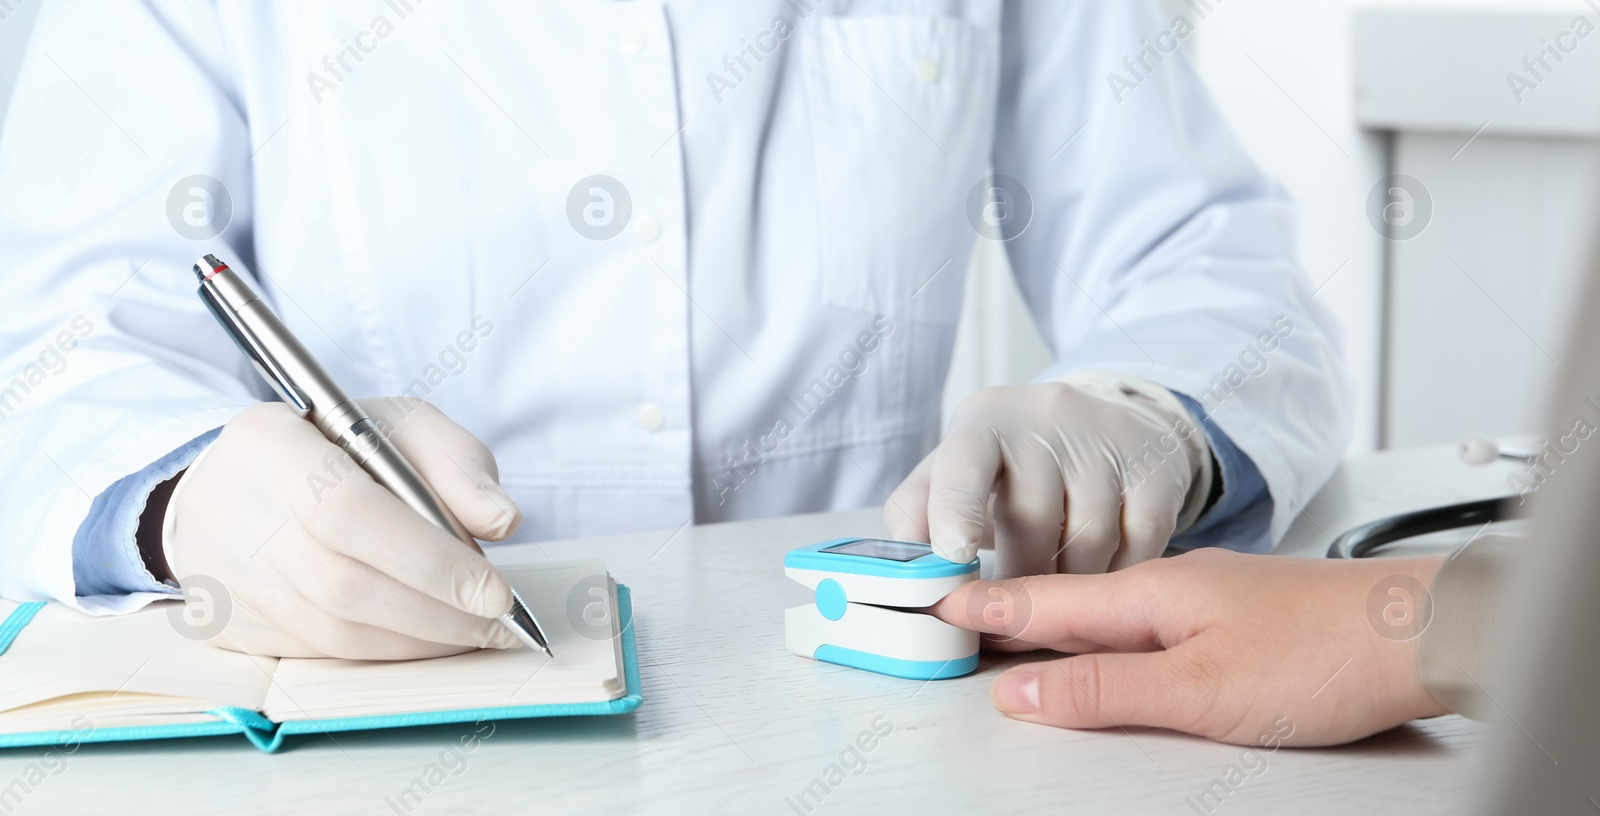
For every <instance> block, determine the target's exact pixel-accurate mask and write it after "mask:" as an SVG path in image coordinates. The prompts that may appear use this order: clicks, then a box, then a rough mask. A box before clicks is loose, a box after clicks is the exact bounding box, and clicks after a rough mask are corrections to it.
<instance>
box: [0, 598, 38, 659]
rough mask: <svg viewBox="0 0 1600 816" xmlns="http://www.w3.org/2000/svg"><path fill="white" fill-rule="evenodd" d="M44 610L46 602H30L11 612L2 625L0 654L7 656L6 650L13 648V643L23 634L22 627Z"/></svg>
mask: <svg viewBox="0 0 1600 816" xmlns="http://www.w3.org/2000/svg"><path fill="white" fill-rule="evenodd" d="M43 608H44V601H29V602H27V603H24V604H19V605H18V606H17V608H16V609H13V610H11V614H10V615H7V616H6V620H5V622H4V623H0V654H5V653H6V650H7V649H9V648H11V641H13V640H16V639H17V633H18V632H21V631H22V627H24V626H27V625H28V621H31V620H33V616H34V615H37V614H39V610H41V609H43Z"/></svg>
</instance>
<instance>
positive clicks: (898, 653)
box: [783, 538, 978, 680]
mask: <svg viewBox="0 0 1600 816" xmlns="http://www.w3.org/2000/svg"><path fill="white" fill-rule="evenodd" d="M783 573H784V574H785V575H787V576H789V577H790V578H792V579H794V580H796V581H798V582H800V583H801V584H803V585H805V586H807V587H810V588H811V589H813V590H815V591H816V597H815V600H814V602H813V603H810V604H807V605H805V606H796V607H792V608H790V609H788V610H786V611H785V612H784V633H785V638H786V640H787V641H788V646H789V651H791V652H793V653H795V654H797V655H799V656H801V657H809V658H812V659H815V660H821V661H823V662H826V663H836V664H838V665H840V666H849V667H851V668H856V669H865V670H867V671H870V672H877V673H878V674H887V675H890V676H892V677H903V678H906V679H910V680H943V679H946V678H950V677H960V676H962V675H965V674H971V673H972V672H973V670H975V669H976V668H977V667H978V633H976V632H970V631H968V630H966V629H962V628H960V627H956V626H951V625H950V624H948V623H945V622H944V621H941V620H939V619H938V618H935V617H934V616H932V615H929V614H926V613H924V612H918V611H914V610H917V609H920V608H923V607H928V606H932V605H933V604H934V603H936V602H937V601H938V600H939V599H940V598H943V597H944V596H946V595H949V594H950V593H951V592H952V591H954V590H955V589H956V587H959V586H961V585H962V584H964V583H967V582H968V581H973V580H976V579H977V577H978V561H977V559H973V560H972V561H969V562H967V563H965V564H956V563H953V562H950V561H946V560H944V559H943V558H940V557H939V556H937V555H934V554H933V548H932V547H931V546H929V545H927V544H919V543H915V542H910V541H889V540H886V539H879V538H836V539H833V540H831V541H824V542H821V543H820V544H812V545H810V546H806V547H801V548H800V549H797V550H792V551H790V553H789V554H788V555H787V556H785V557H784V559H783Z"/></svg>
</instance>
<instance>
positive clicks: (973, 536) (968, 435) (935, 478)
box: [928, 425, 1002, 564]
mask: <svg viewBox="0 0 1600 816" xmlns="http://www.w3.org/2000/svg"><path fill="white" fill-rule="evenodd" d="M1001 461H1002V459H1001V454H1000V440H999V438H998V437H996V435H995V433H994V431H992V430H990V429H989V428H987V427H983V426H977V425H965V426H963V425H957V426H956V427H955V428H952V429H951V431H950V434H949V435H948V436H946V437H945V439H944V441H943V442H941V443H939V447H938V449H937V450H935V451H934V456H933V472H932V474H931V476H930V477H929V487H928V537H929V538H930V539H931V543H932V544H933V551H934V552H936V553H938V554H939V557H941V558H944V559H946V560H949V561H954V562H956V563H958V564H964V563H966V562H968V561H971V560H972V559H974V558H976V557H977V556H978V546H979V544H981V543H982V542H983V539H984V532H985V531H986V529H987V527H988V525H989V523H990V520H989V496H990V495H991V494H992V493H994V484H995V480H996V479H997V478H998V477H999V475H1000V464H1001Z"/></svg>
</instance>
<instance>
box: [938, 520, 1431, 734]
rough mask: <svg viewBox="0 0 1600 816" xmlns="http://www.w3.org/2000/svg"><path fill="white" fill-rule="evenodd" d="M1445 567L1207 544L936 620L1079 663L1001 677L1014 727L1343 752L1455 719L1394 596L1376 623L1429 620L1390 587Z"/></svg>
mask: <svg viewBox="0 0 1600 816" xmlns="http://www.w3.org/2000/svg"><path fill="white" fill-rule="evenodd" d="M1442 561H1443V559H1442V558H1407V559H1388V558H1381V559H1371V560H1359V561H1323V560H1313V559H1301V558H1287V557H1282V556H1261V555H1239V554H1237V553H1231V552H1224V551H1219V550H1204V551H1200V552H1194V553H1190V554H1187V555H1183V556H1179V557H1177V558H1169V559H1163V560H1159V561H1149V562H1146V563H1143V564H1139V565H1136V566H1133V567H1130V568H1129V569H1126V570H1123V571H1120V572H1114V573H1110V574H1106V575H1046V576H1038V577H1033V578H1020V579H1013V580H1008V581H978V582H975V583H972V584H967V585H966V586H963V587H962V588H961V589H959V590H957V591H955V592H953V593H951V594H950V595H949V596H948V597H946V598H945V599H944V600H942V601H940V602H939V603H938V604H937V605H935V606H934V607H933V608H932V610H931V611H932V612H933V613H934V614H935V615H937V616H938V617H940V618H941V619H943V620H945V621H947V622H949V623H952V624H955V625H957V626H962V627H965V628H969V629H976V630H978V631H981V632H985V633H988V634H987V635H986V637H985V638H984V640H985V643H986V645H989V646H990V647H992V648H996V649H1000V650H1006V651H1027V650H1032V649H1053V650H1055V651H1058V652H1069V653H1073V654H1075V655H1076V656H1074V657H1064V658H1060V659H1055V660H1049V661H1042V662H1036V663H1030V664H1026V665H1022V666H1016V667H1013V668H1011V669H1008V670H1007V671H1005V672H1004V673H1003V674H1001V675H1000V676H999V677H997V678H996V679H995V681H994V684H993V685H992V686H991V688H990V696H991V697H992V698H993V700H994V704H995V706H996V707H997V708H999V709H1000V710H1001V711H1002V712H1004V713H1005V714H1006V715H1007V716H1009V717H1012V718H1014V719H1019V720H1027V721H1029V722H1037V723H1044V724H1047V725H1055V726H1061V727H1065V728H1112V727H1117V726H1133V725H1144V726H1156V727H1161V728H1171V729H1175V730H1178V731H1186V732H1188V733H1191V734H1198V735H1200V736H1203V737H1207V738H1210V739H1214V740H1220V741H1222V742H1231V743H1236V744H1239V745H1262V744H1263V737H1266V738H1269V739H1270V738H1272V737H1273V735H1275V734H1276V735H1277V737H1278V738H1279V739H1281V741H1282V743H1283V744H1287V745H1299V746H1311V745H1335V744H1339V743H1344V742H1349V741H1351V740H1356V739H1360V738H1362V737H1365V736H1367V735H1369V734H1374V733H1377V732H1379V731H1383V730H1385V729H1388V728H1391V727H1393V726H1396V725H1399V724H1401V723H1404V722H1406V721H1408V720H1412V719H1416V718H1419V717H1434V716H1438V715H1441V714H1447V713H1449V712H1448V711H1447V710H1445V708H1444V707H1443V706H1441V705H1440V704H1439V703H1438V702H1437V701H1436V700H1434V698H1433V697H1432V695H1430V694H1429V693H1428V692H1427V690H1426V689H1424V688H1423V687H1422V685H1421V684H1420V683H1419V682H1418V680H1417V669H1416V640H1415V639H1411V640H1408V641H1400V640H1394V639H1391V638H1392V637H1393V634H1392V632H1393V629H1392V628H1390V627H1388V626H1387V625H1385V620H1384V619H1383V618H1381V617H1380V619H1379V620H1378V622H1377V623H1375V622H1374V621H1373V619H1372V618H1371V617H1369V611H1368V610H1369V603H1368V599H1369V596H1371V595H1372V594H1373V592H1374V588H1379V589H1378V590H1377V591H1378V592H1379V593H1380V594H1381V597H1382V600H1381V602H1380V603H1377V604H1375V605H1374V607H1373V608H1375V609H1377V610H1378V611H1377V612H1376V613H1374V614H1377V615H1380V616H1381V615H1386V614H1387V615H1403V614H1411V615H1416V614H1418V610H1419V609H1420V608H1421V604H1422V600H1423V599H1422V598H1416V599H1414V600H1415V604H1413V605H1412V606H1411V608H1410V609H1409V610H1406V609H1399V608H1397V607H1395V606H1394V604H1395V603H1403V601H1404V599H1405V596H1403V595H1396V596H1393V597H1391V596H1390V595H1389V594H1388V591H1387V586H1384V587H1380V584H1382V583H1383V582H1385V581H1386V579H1389V578H1392V577H1394V576H1405V577H1407V578H1411V579H1415V580H1416V581H1417V582H1420V584H1421V585H1422V586H1423V587H1426V586H1428V585H1429V583H1430V582H1431V581H1432V578H1433V574H1434V573H1435V572H1437V571H1438V569H1439V565H1440V564H1441V563H1442ZM1413 586H1414V585H1413ZM1385 632H1389V633H1390V634H1389V635H1388V636H1386V635H1385ZM1290 725H1292V729H1291V728H1289V727H1288V726H1290ZM1288 731H1292V733H1287V734H1286V733H1285V732H1288ZM1273 747H1276V745H1274V746H1273Z"/></svg>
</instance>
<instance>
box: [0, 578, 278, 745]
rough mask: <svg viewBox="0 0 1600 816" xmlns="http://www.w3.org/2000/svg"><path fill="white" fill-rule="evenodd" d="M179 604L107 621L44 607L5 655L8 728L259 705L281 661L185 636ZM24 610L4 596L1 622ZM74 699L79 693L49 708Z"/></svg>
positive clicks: (2, 705)
mask: <svg viewBox="0 0 1600 816" xmlns="http://www.w3.org/2000/svg"><path fill="white" fill-rule="evenodd" d="M176 604H177V602H176V601H159V602H157V603H153V604H151V605H149V606H147V607H145V608H144V609H141V610H139V611H138V612H131V613H129V614H126V615H115V616H108V617H96V616H93V615H86V614H84V613H82V612H79V611H77V610H75V609H71V608H69V607H66V606H62V605H60V604H50V605H48V606H46V607H44V608H43V609H41V610H39V612H38V614H37V615H35V616H34V618H33V621H32V622H30V623H29V624H28V625H27V626H26V627H24V628H23V629H22V631H21V632H19V633H18V634H17V638H16V640H15V641H13V642H12V643H11V647H10V648H9V649H7V650H6V652H5V654H3V655H0V676H3V677H4V678H5V679H4V682H3V683H0V733H17V732H25V731H37V730H54V729H55V728H61V729H67V728H70V727H71V726H70V723H71V722H72V720H73V719H74V717H75V716H77V714H80V713H82V714H88V715H89V716H90V718H91V719H92V720H93V721H94V723H95V726H96V727H112V726H115V725H117V724H118V722H117V718H118V717H119V716H127V717H136V718H138V720H139V722H138V724H142V725H148V724H152V722H151V719H152V718H155V719H160V717H161V715H162V713H163V712H170V713H172V714H193V713H196V712H202V711H206V710H208V709H211V708H216V707H218V706H238V707H241V708H249V709H256V708H259V707H260V706H261V703H262V702H263V700H264V699H265V698H266V691H267V686H268V683H269V681H270V677H271V673H272V672H273V670H274V669H275V668H276V664H277V659H276V658H270V657H251V656H249V655H243V654H239V653H238V652H230V651H227V650H225V649H220V648H217V647H215V646H211V645H208V644H206V643H204V642H201V641H196V640H190V639H188V638H186V637H184V636H183V635H181V634H179V631H178V630H177V629H176V628H174V627H173V625H172V623H171V622H170V621H169V620H168V617H167V615H168V612H167V610H168V609H169V608H172V607H175V606H176ZM16 607H17V604H16V603H14V602H11V601H0V619H3V618H4V617H5V616H6V615H9V614H10V613H11V611H12V610H14V609H16ZM75 695H77V696H75ZM152 695H155V697H152ZM67 697H73V699H71V700H62V701H61V703H60V704H57V705H51V704H49V702H50V701H53V700H60V699H61V698H67ZM24 709H31V710H24ZM12 714H14V715H15V716H11V715H12ZM189 719H193V718H187V719H182V720H171V721H173V722H177V721H188V720H189ZM201 719H215V718H212V717H202V718H201ZM56 720H60V724H59V725H58V724H56V722H55V721H56ZM162 721H163V722H165V721H166V720H162Z"/></svg>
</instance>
